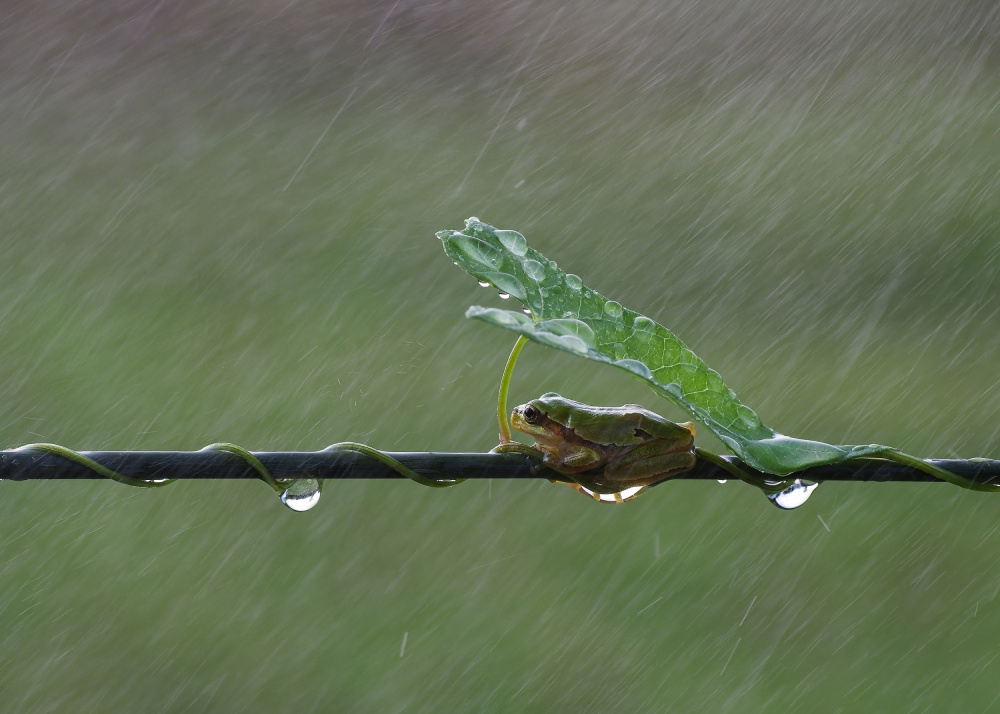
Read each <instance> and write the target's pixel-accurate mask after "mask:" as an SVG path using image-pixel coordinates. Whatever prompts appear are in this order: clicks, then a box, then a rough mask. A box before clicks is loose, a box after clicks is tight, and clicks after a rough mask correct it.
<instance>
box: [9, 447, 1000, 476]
mask: <svg viewBox="0 0 1000 714" xmlns="http://www.w3.org/2000/svg"><path fill="white" fill-rule="evenodd" d="M79 453H81V454H82V455H83V456H85V457H87V458H89V459H93V460H94V461H96V462H97V463H99V464H101V465H102V466H105V467H106V468H108V469H111V470H112V471H115V472H117V473H119V474H122V475H124V476H128V477H131V478H136V479H144V480H161V479H257V478H260V474H259V472H258V471H257V470H255V469H254V467H253V466H252V465H251V464H249V463H248V462H247V461H246V460H245V459H244V458H242V457H240V456H238V455H235V454H232V453H226V452H224V451H83V452H79ZM251 453H252V454H253V455H254V456H255V457H256V458H257V459H258V460H259V461H260V463H261V464H263V465H264V467H265V468H266V469H267V470H268V471H270V473H271V474H272V475H273V477H274V478H275V479H278V480H284V479H298V478H318V479H324V480H341V479H402V478H405V477H404V476H402V475H401V474H399V473H397V472H396V471H394V470H393V469H392V468H391V467H389V466H387V465H385V464H383V463H380V462H378V461H376V460H374V459H372V458H371V457H369V456H366V455H365V454H361V453H357V452H337V453H331V452H324V451H256V452H251ZM385 453H386V454H387V455H388V456H390V457H391V458H393V459H396V460H397V461H399V462H400V463H401V464H403V465H404V466H406V467H408V468H410V469H412V470H413V471H415V472H416V473H417V474H420V475H422V476H429V477H434V478H439V479H440V478H446V479H525V478H549V479H560V478H561V479H565V477H561V476H559V474H557V473H555V472H554V471H551V470H549V469H548V468H546V467H542V466H539V464H538V462H537V461H535V460H534V459H532V458H530V457H528V456H524V455H522V454H492V453H485V454H483V453H446V452H433V451H431V452H406V451H397V452H385ZM723 458H725V459H726V460H727V461H729V462H730V463H733V464H735V465H737V466H739V467H740V468H741V469H743V470H745V471H747V472H749V473H750V474H754V475H757V476H760V477H761V478H764V479H770V480H775V479H776V478H777V477H775V476H771V475H768V474H761V473H760V472H758V471H755V470H753V469H751V468H749V467H748V466H746V465H745V464H743V462H741V461H740V460H739V459H737V458H735V457H733V456H726V457H723ZM930 463H932V464H935V465H937V466H940V467H941V468H943V469H946V470H948V471H951V472H953V473H955V474H957V475H959V476H962V477H965V478H968V479H972V480H973V481H976V482H977V483H994V482H995V483H1000V460H993V459H937V460H930ZM793 477H794V478H800V479H804V480H808V481H814V482H817V483H819V482H823V481H879V482H890V481H908V482H937V481H938V479H936V478H934V477H933V476H931V475H929V474H926V473H923V472H921V471H918V470H917V469H914V468H912V467H909V466H904V465H902V464H897V463H893V462H890V461H884V460H881V459H862V460H857V461H853V462H851V461H848V462H844V463H840V464H836V465H832V466H818V467H815V468H811V469H806V470H804V471H800V472H797V473H796V474H794V476H793ZM99 478H105V477H104V476H102V475H101V474H99V473H97V472H95V471H94V470H93V469H92V468H90V467H88V466H86V465H84V464H81V463H77V462H74V461H71V460H70V459H67V458H65V457H63V456H60V455H58V454H53V453H45V452H41V451H33V450H24V451H18V450H9V451H0V479H4V480H11V481H32V480H43V479H99ZM731 478H732V475H731V474H729V473H727V472H726V471H724V470H723V469H722V468H720V467H718V466H716V465H715V464H711V463H709V462H707V461H704V460H702V459H699V460H698V462H697V464H696V465H695V466H694V468H692V469H690V470H689V471H686V472H684V473H681V474H677V475H675V476H673V477H671V479H670V480H677V479H685V480H709V479H717V480H725V479H731ZM782 478H789V477H787V476H786V477H782Z"/></svg>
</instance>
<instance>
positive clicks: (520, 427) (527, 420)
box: [510, 399, 548, 436]
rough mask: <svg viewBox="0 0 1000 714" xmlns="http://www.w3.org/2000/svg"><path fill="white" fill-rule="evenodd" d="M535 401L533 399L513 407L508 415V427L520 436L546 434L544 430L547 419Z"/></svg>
mask: <svg viewBox="0 0 1000 714" xmlns="http://www.w3.org/2000/svg"><path fill="white" fill-rule="evenodd" d="M537 401H538V400H537V399H533V400H532V401H530V402H528V403H527V404H522V405H521V406H519V407H515V408H514V411H513V412H511V414H510V425H511V426H512V427H513V428H515V429H516V430H517V431H519V432H521V433H522V434H528V435H529V436H542V435H544V434H547V433H548V430H547V429H546V422H548V419H547V418H546V416H545V412H543V411H542V409H541V407H540V405H538V404H536V403H535V402H537Z"/></svg>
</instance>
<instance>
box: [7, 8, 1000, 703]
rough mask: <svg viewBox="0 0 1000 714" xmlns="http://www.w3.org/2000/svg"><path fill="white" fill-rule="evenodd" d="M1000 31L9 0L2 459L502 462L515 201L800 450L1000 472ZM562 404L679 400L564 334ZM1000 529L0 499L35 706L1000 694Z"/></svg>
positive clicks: (797, 11) (663, 510)
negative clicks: (798, 442)
mask: <svg viewBox="0 0 1000 714" xmlns="http://www.w3.org/2000/svg"><path fill="white" fill-rule="evenodd" d="M998 34H1000V16H998V13H997V10H996V7H995V6H994V5H993V4H991V3H978V2H965V3H950V4H948V5H947V6H944V5H940V6H934V5H930V6H921V5H919V4H917V5H914V4H912V3H906V2H901V1H896V0H884V1H883V2H879V3H874V4H873V3H858V2H846V1H841V2H832V3H830V2H823V3H820V2H811V1H810V2H792V1H791V0H754V1H753V2H736V1H735V0H732V1H730V0H714V1H712V2H695V1H694V0H679V1H676V2H671V3H659V2H642V1H634V2H632V1H630V2H624V1H623V2H615V3H607V4H605V3H596V2H591V3H584V4H582V5H571V6H564V7H559V6H557V5H556V4H555V3H540V2H539V3H525V2H498V3H491V4H479V6H471V5H467V4H465V3H459V2H438V3H409V2H398V3H395V4H393V3H389V2H385V3H368V4H363V5H362V4H357V3H327V2H319V1H318V0H316V1H312V0H299V1H298V2H295V1H293V2H287V0H275V1H273V2H272V1H270V0H248V1H247V2H243V3H239V4H236V3H223V2H219V1H216V2H207V3H195V2H181V3H166V4H164V3H148V2H125V1H124V0H121V1H119V2H115V3H75V2H70V1H69V0H48V2H31V3H29V2H11V3H8V4H6V5H4V7H3V8H2V9H0V357H2V359H0V442H2V445H4V446H10V447H13V446H17V445H20V444H23V443H27V442H31V441H55V442H58V443H62V444H65V445H67V446H70V447H73V448H78V449H197V448H200V447H202V446H203V445H205V444H207V443H210V442H215V441H234V442H237V443H239V444H242V445H245V446H246V447H248V448H251V449H260V450H264V449H281V450H295V449H318V448H322V447H324V446H326V445H327V444H329V443H331V442H333V441H340V440H345V439H350V440H363V441H366V442H368V443H371V444H372V445H374V446H377V447H380V448H383V449H387V450H442V451H445V450H486V449H489V448H490V447H491V446H493V445H494V443H495V438H496V425H495V421H494V417H493V409H494V404H495V402H494V400H495V389H496V384H497V381H498V379H499V376H500V372H501V369H502V365H503V362H504V360H505V358H506V355H507V352H508V351H509V348H510V345H511V342H512V340H511V338H509V337H508V336H507V335H506V334H501V332H500V331H498V330H493V329H490V328H489V327H487V326H485V325H481V324H475V323H471V322H469V321H466V320H464V319H463V318H462V314H463V312H464V310H465V308H466V306H467V305H469V304H471V303H473V302H475V303H481V304H488V305H500V304H501V303H500V302H499V300H497V299H496V297H495V295H494V294H493V293H492V292H488V291H484V290H482V289H480V288H478V287H477V286H476V283H475V281H474V280H472V279H471V278H469V277H468V276H467V275H465V274H464V273H462V272H461V271H459V270H458V269H457V268H455V267H454V266H452V265H451V263H450V261H449V260H448V259H447V258H446V257H445V256H444V255H443V253H442V251H441V248H440V245H439V243H438V241H437V240H436V239H435V238H434V236H433V233H434V232H435V231H436V230H440V229H444V228H459V227H461V225H462V220H463V219H464V218H466V217H468V216H470V215H476V216H478V217H480V218H482V219H483V220H485V221H488V222H490V223H492V224H494V225H496V226H498V227H503V228H514V229H517V230H520V231H521V232H523V233H524V234H525V235H526V236H527V237H528V239H529V241H530V242H531V243H532V245H533V246H535V247H537V248H538V249H539V250H541V251H542V252H543V253H545V254H546V255H548V256H549V257H550V258H553V259H555V260H557V261H558V262H559V264H560V266H561V267H563V268H565V269H566V270H568V271H571V272H574V273H577V274H579V275H581V276H582V277H583V278H584V279H585V281H586V282H587V283H588V284H589V285H591V286H593V287H594V288H596V289H598V290H600V291H601V292H602V293H604V294H606V295H609V296H611V297H613V298H614V299H617V300H619V301H620V302H622V303H623V304H625V305H627V306H629V307H631V308H633V309H636V310H639V311H641V312H643V313H645V314H648V315H650V316H652V317H654V318H655V319H657V320H658V321H659V322H661V323H663V324H665V325H667V326H669V327H670V328H671V329H673V330H674V331H675V332H676V333H677V334H678V335H679V336H680V337H681V338H682V339H684V340H685V341H686V342H687V343H688V344H689V345H690V346H691V347H692V348H693V349H694V350H695V351H696V352H697V353H698V354H699V355H700V356H701V357H702V358H703V359H705V360H706V361H707V362H708V363H709V364H710V365H712V366H713V367H714V368H715V369H717V370H718V371H719V372H720V373H721V374H722V375H723V376H724V378H725V379H726V381H727V383H728V384H729V385H730V386H731V387H732V388H733V389H734V390H736V392H737V394H738V395H739V396H740V398H741V399H742V400H743V401H744V402H745V403H747V404H748V405H750V406H752V407H753V408H754V409H756V410H757V411H758V412H759V413H760V414H761V416H762V418H763V419H764V420H765V421H766V422H767V423H768V424H770V425H772V426H773V427H775V428H776V429H778V430H780V431H782V432H783V433H786V434H791V435H795V436H802V437H806V438H815V439H821V440H825V441H829V442H834V443H869V442H877V443H886V444H892V445H896V446H899V447H901V448H903V449H905V450H906V451H909V452H912V453H916V454H918V455H921V456H927V457H973V456H994V457H996V456H998V455H1000V424H998V417H1000V389H998V384H1000V381H998V373H1000V360H998V358H997V354H998V349H1000V330H998V328H1000V301H998V298H1000V278H998V272H1000V133H998V132H1000V108H998V106H1000V79H998V76H1000V75H998V69H1000V55H998V51H997V49H996V47H997V46H998V45H997V40H998ZM331 120H333V121H332V123H331ZM549 390H554V391H559V392H561V393H562V394H565V395H567V396H572V397H574V398H576V399H580V400H583V401H590V402H593V403H605V404H621V403H624V402H629V401H640V402H642V403H643V404H645V405H646V406H648V407H650V408H653V409H656V410H658V411H662V412H663V413H664V414H666V415H669V416H680V415H679V414H677V413H675V412H673V411H672V410H671V408H670V406H669V405H668V404H666V403H665V402H663V401H662V400H658V399H657V398H656V397H655V395H652V394H651V393H650V392H649V391H648V390H646V389H645V388H644V387H642V385H641V384H639V383H638V382H636V381H634V380H630V379H629V378H628V377H627V376H625V375H623V374H620V373H618V372H617V371H615V370H607V369H599V368H597V367H596V366H593V365H588V364H586V363H584V361H583V360H578V359H573V358H572V357H570V356H568V355H563V354H558V353H555V352H551V351H545V350H543V349H541V348H539V347H537V346H535V345H531V346H529V347H528V348H527V349H526V351H525V353H524V354H523V356H522V358H521V364H520V365H519V367H518V371H517V374H516V375H515V381H514V385H513V389H512V394H511V399H512V401H514V402H515V403H517V402H519V401H524V400H526V399H528V398H530V397H533V396H536V395H537V394H539V393H541V392H543V391H549ZM704 443H705V445H707V446H710V447H711V446H713V445H716V446H717V442H716V443H715V444H713V442H712V441H711V440H710V439H708V438H705V439H704ZM998 526H1000V500H997V497H990V496H989V495H984V494H977V493H967V492H964V491H961V490H959V489H956V488H953V487H950V486H947V485H940V486H937V485H916V484H913V485H860V484H859V485H850V484H826V485H823V486H821V487H820V488H819V489H818V490H817V491H816V493H815V494H814V495H813V497H812V499H811V500H810V501H809V503H808V504H807V505H806V506H804V507H802V508H801V509H799V510H798V511H795V512H780V511H778V510H777V509H775V508H773V507H771V506H770V505H769V504H768V503H767V502H766V501H765V499H764V498H763V497H762V496H761V495H760V494H759V493H756V492H754V491H753V490H752V489H750V488H748V487H744V486H741V485H738V484H734V483H730V484H727V485H725V486H719V485H716V484H714V483H712V484H705V483H683V482H679V483H675V484H668V485H664V486H663V487H661V488H658V489H656V490H655V491H654V492H652V493H651V494H650V495H648V496H645V497H643V498H642V499H639V500H638V501H636V502H635V503H632V504H629V505H628V506H623V507H618V508H615V507H605V506H599V505H597V504H595V503H593V502H591V501H589V500H586V499H584V498H581V497H580V496H578V495H576V494H574V493H572V492H571V491H570V490H569V489H566V488H559V487H556V486H552V485H550V484H548V483H545V482H540V483H529V482H503V481H494V482H493V483H487V482H475V483H466V484H464V485H462V486H460V487H457V488H454V489H450V490H447V491H433V490H430V489H425V488H421V487H420V486H417V485H416V484H411V483H404V482H382V483H370V484H366V483H359V482H344V483H333V484H329V487H328V488H327V489H326V490H325V491H324V494H323V498H322V500H321V502H320V504H319V505H318V506H317V507H316V508H315V509H314V510H313V511H311V512H309V513H307V514H296V513H292V512H290V511H288V510H287V509H285V508H284V507H282V506H281V505H280V503H278V501H277V499H275V498H274V496H273V494H272V493H271V492H270V491H269V490H268V489H267V488H266V487H265V486H264V485H262V484H260V483H253V482H249V481H248V482H245V483H212V482H206V483H180V484H175V485H173V486H171V487H170V488H168V489H164V490H154V491H149V492H147V491H142V490H137V489H129V488H126V487H123V486H120V485H117V484H114V483H104V482H97V481H95V482H78V483H73V482H63V483H41V482H39V483H4V484H0V709H2V710H3V711H11V712H14V711H17V712H107V711H123V712H124V711H147V712H197V711H211V712H246V711H262V712H274V711H289V712H292V711H295V712H302V711H319V712H325V711H386V712H388V711H499V712H503V711H538V712H542V711H545V712H548V711H572V712H581V711H592V712H604V711H611V710H618V711H650V712H659V711H728V712H757V711H775V712H817V711H823V712H838V711H844V712H848V711H850V712H856V711H873V712H874V711H900V712H904V711H905V712H922V711H933V712H949V711H954V712H977V711H994V710H995V708H996V707H998V706H1000V680H998V678H997V676H996V672H995V670H996V664H997V658H998V656H1000V645H998V642H1000V601H998V600H997V593H998V591H1000V550H998V549H997V548H996V546H995V541H994V540H993V539H994V538H995V537H997V530H998ZM404 638H405V642H406V646H405V650H404V648H403V647H402V644H403V642H404Z"/></svg>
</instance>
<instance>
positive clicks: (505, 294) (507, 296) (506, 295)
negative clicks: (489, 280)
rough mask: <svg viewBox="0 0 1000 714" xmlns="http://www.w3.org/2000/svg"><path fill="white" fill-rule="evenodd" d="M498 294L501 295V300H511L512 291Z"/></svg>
mask: <svg viewBox="0 0 1000 714" xmlns="http://www.w3.org/2000/svg"><path fill="white" fill-rule="evenodd" d="M497 295H499V296H500V299H501V300H510V293H505V292H499V293H497Z"/></svg>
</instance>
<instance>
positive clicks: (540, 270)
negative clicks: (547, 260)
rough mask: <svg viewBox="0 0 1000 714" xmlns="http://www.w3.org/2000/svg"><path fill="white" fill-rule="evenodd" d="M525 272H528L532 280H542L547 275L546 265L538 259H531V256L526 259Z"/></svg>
mask: <svg viewBox="0 0 1000 714" xmlns="http://www.w3.org/2000/svg"><path fill="white" fill-rule="evenodd" d="M524 272H526V273H527V274H528V277H529V278H531V279H532V280H541V279H542V278H544V277H545V266H544V265H542V264H541V263H539V262H538V261H537V260H531V259H530V258H529V259H528V260H526V261H524Z"/></svg>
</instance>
